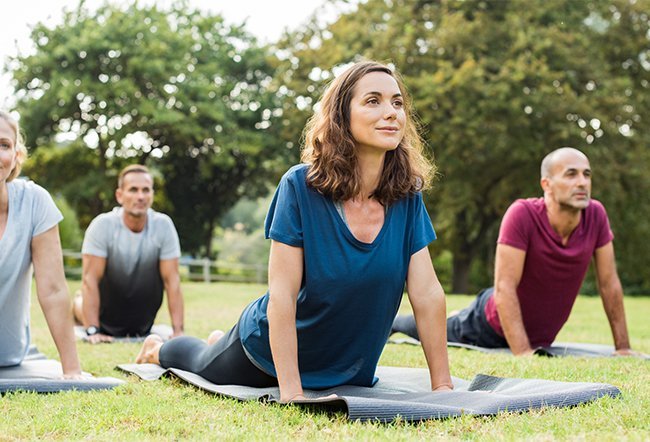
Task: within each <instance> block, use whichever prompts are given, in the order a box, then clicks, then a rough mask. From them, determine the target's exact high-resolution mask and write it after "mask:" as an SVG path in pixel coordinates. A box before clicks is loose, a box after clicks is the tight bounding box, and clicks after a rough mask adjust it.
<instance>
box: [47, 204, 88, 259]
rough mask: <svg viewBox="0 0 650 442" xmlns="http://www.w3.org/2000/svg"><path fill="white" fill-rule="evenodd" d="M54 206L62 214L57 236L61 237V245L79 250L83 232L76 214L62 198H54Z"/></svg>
mask: <svg viewBox="0 0 650 442" xmlns="http://www.w3.org/2000/svg"><path fill="white" fill-rule="evenodd" d="M54 202H55V203H56V206H57V207H58V208H59V210H60V211H61V213H62V214H63V221H61V222H60V223H59V236H60V237H61V247H62V248H63V249H66V250H73V251H75V252H77V251H79V250H81V243H82V241H83V234H82V232H81V229H80V228H79V222H78V221H77V215H76V213H75V211H74V210H73V209H72V207H70V205H69V204H68V203H67V202H66V200H65V199H64V198H61V197H58V198H54Z"/></svg>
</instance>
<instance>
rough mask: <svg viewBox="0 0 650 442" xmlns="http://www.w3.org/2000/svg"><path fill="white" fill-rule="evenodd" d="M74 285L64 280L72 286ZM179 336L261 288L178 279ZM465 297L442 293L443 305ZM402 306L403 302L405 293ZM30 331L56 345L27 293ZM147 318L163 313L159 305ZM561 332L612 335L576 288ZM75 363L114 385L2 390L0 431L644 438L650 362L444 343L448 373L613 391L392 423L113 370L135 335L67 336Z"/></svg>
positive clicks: (398, 353)
mask: <svg viewBox="0 0 650 442" xmlns="http://www.w3.org/2000/svg"><path fill="white" fill-rule="evenodd" d="M79 285H80V282H78V281H70V289H71V290H72V291H74V290H75V289H77V288H78V287H79ZM183 290H184V294H185V301H186V302H185V307H186V313H187V318H188V320H187V321H186V330H187V333H188V334H189V335H194V336H199V337H205V336H207V335H208V333H209V332H210V331H211V330H213V329H214V328H221V329H226V328H229V327H231V326H232V325H233V324H234V323H235V321H236V320H237V318H238V317H239V314H240V313H241V310H242V308H243V307H244V306H245V305H246V304H248V303H249V302H251V301H252V300H253V299H255V298H257V297H258V296H260V295H262V294H263V293H264V292H265V290H266V287H265V286H261V285H243V284H203V283H194V284H190V283H186V284H183ZM471 299H472V298H471V297H469V296H449V297H448V307H449V308H450V309H453V308H460V307H465V306H467V305H468V303H469V302H470V300H471ZM648 303H650V299H648V298H635V299H626V307H627V312H628V320H629V326H630V333H631V338H632V343H633V345H634V346H635V347H636V348H637V349H638V350H641V351H645V352H646V353H648V352H650V322H648V321H647V311H648V308H649V305H648ZM404 304H405V305H404V306H403V312H407V311H408V310H409V309H408V307H407V306H406V304H407V303H406V301H404ZM32 320H33V330H32V337H33V340H34V342H35V344H37V346H38V348H39V349H40V350H41V351H43V352H44V353H45V354H46V355H48V356H50V357H56V354H57V353H56V349H55V346H54V343H53V342H52V339H51V338H50V337H49V336H50V335H49V331H48V328H47V325H46V323H45V320H44V318H43V315H42V313H41V312H40V308H39V306H38V302H36V300H35V298H34V300H33V302H32ZM157 322H159V323H160V322H162V323H169V318H168V313H167V310H166V309H165V308H164V307H163V309H161V312H160V315H159V317H158V319H157ZM560 338H561V339H562V340H563V341H583V342H600V343H608V342H611V338H610V333H609V330H608V327H607V320H606V319H605V315H604V313H603V309H602V307H601V305H600V300H599V299H595V298H584V297H579V298H578V300H577V302H576V305H575V308H574V312H573V314H572V317H571V318H570V320H569V322H568V323H567V325H566V326H565V328H564V330H562V333H561V335H560ZM77 347H78V350H79V354H80V357H81V362H82V367H83V368H84V370H86V371H88V372H91V373H92V374H94V375H95V376H113V377H118V378H122V379H125V380H126V381H127V382H128V383H127V385H125V386H123V387H120V388H118V389H116V390H113V391H97V392H66V393H59V394H53V395H49V394H48V395H38V394H30V393H16V394H10V395H7V396H4V397H2V398H0V412H1V413H2V416H3V419H0V434H2V437H3V438H4V439H8V440H88V439H91V440H100V441H101V440H106V441H114V440H120V441H122V440H127V441H131V440H132V441H142V440H145V441H160V440H214V439H222V440H278V439H283V440H285V439H286V440H300V441H305V440H318V441H321V440H400V441H401V440H456V439H463V440H465V439H475V440H503V439H512V440H575V439H580V440H616V441H618V440H645V439H647V435H648V431H649V430H650V426H649V425H650V424H649V421H648V415H647V410H648V408H649V407H650V371H648V367H647V361H643V360H634V359H627V358H615V359H591V358H537V357H536V358H514V357H509V356H505V355H493V354H481V353H478V352H472V351H466V350H461V349H450V350H449V356H450V366H451V372H452V374H453V375H455V376H458V377H460V378H464V379H469V378H471V377H473V376H474V375H476V374H477V373H485V374H490V375H494V376H507V377H527V378H541V379H552V380H558V381H585V382H606V383H610V384H613V385H616V386H617V387H619V388H620V389H621V391H622V393H623V394H622V396H621V397H620V398H617V399H610V398H601V399H598V400H596V401H594V402H592V403H589V404H585V405H582V406H579V407H575V408H551V407H547V408H544V409H542V410H539V411H535V412H531V413H501V414H499V415H497V416H495V417H490V418H487V419H486V418H480V417H475V416H469V415H466V416H462V417H460V418H457V419H447V420H436V421H427V422H423V423H420V424H406V423H404V422H399V423H395V424H392V425H381V424H377V423H359V422H350V421H348V420H347V419H346V418H345V416H343V415H342V414H340V413H337V414H325V413H316V412H310V411H307V410H305V409H302V408H298V407H292V406H279V405H273V404H268V403H263V402H248V403H241V402H238V401H234V400H231V399H224V398H220V397H217V396H214V395H211V394H206V393H204V392H201V391H199V390H197V389H196V388H193V387H189V386H187V385H184V384H182V383H180V382H178V381H176V380H172V379H165V380H161V381H155V382H145V381H139V380H137V379H135V378H134V377H128V376H126V375H124V374H123V373H121V372H118V371H116V370H114V367H115V365H116V364H119V363H126V362H131V361H132V360H133V359H134V357H135V355H136V354H137V352H138V349H139V345H138V344H111V345H96V346H92V345H89V344H85V343H79V344H78V346H77ZM380 363H381V364H382V365H393V366H407V367H426V362H425V360H424V356H423V353H422V350H421V349H420V348H419V347H414V346H408V345H392V344H389V345H387V346H386V348H385V350H384V353H383V354H382V358H381V361H380Z"/></svg>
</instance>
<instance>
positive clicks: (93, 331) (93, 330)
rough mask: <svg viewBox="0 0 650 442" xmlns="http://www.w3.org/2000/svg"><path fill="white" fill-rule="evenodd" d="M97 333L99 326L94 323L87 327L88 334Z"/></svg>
mask: <svg viewBox="0 0 650 442" xmlns="http://www.w3.org/2000/svg"><path fill="white" fill-rule="evenodd" d="M97 333H99V327H95V326H94V325H91V326H90V327H88V328H87V329H86V334H87V335H88V336H92V335H96V334H97Z"/></svg>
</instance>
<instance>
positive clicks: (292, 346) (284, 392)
mask: <svg viewBox="0 0 650 442" xmlns="http://www.w3.org/2000/svg"><path fill="white" fill-rule="evenodd" d="M302 273H303V250H302V248H300V247H292V246H289V245H287V244H283V243H281V242H277V241H272V242H271V254H270V258H269V305H268V309H267V316H268V319H269V341H270V345H271V353H272V355H273V363H274V364H275V371H276V373H277V375H278V385H279V387H280V401H281V402H289V401H292V400H294V399H304V396H303V391H302V384H301V382H300V372H299V371H298V335H297V333H296V301H297V299H298V292H299V291H300V284H301V282H302Z"/></svg>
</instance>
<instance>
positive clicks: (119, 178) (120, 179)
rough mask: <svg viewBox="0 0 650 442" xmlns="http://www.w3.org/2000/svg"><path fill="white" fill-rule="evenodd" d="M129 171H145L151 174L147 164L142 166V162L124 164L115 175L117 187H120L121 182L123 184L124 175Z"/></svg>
mask: <svg viewBox="0 0 650 442" xmlns="http://www.w3.org/2000/svg"><path fill="white" fill-rule="evenodd" d="M130 173H146V174H147V175H149V176H151V172H149V169H148V168H147V166H143V165H142V164H131V165H130V166H126V167H125V168H124V169H122V171H121V172H120V174H119V175H118V176H117V187H118V189H121V188H122V184H124V177H125V176H126V175H128V174H130ZM152 178H153V177H152Z"/></svg>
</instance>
